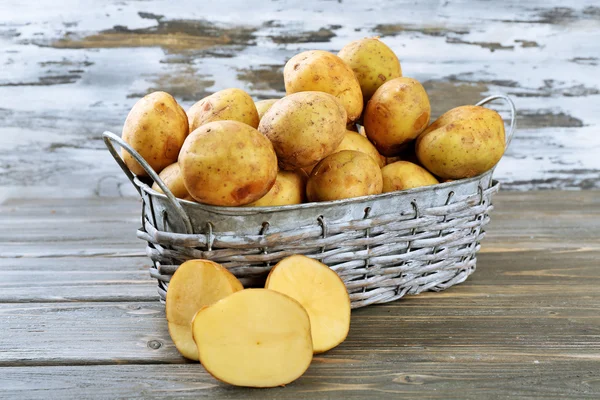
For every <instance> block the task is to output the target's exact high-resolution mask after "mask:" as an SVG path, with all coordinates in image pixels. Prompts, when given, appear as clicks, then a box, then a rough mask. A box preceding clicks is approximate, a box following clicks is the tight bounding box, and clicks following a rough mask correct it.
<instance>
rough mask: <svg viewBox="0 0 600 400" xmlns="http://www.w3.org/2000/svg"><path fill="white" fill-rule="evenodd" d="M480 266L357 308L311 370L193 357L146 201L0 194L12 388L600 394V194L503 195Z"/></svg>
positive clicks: (25, 392) (138, 393) (6, 382)
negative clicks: (236, 382)
mask: <svg viewBox="0 0 600 400" xmlns="http://www.w3.org/2000/svg"><path fill="white" fill-rule="evenodd" d="M495 205H496V209H495V210H494V211H493V214H492V223H491V225H490V226H489V229H488V236H487V237H486V239H485V240H484V242H483V248H482V252H481V253H480V255H479V262H478V269H477V271H476V272H475V274H473V275H472V276H471V277H470V278H469V279H468V280H467V281H466V282H465V283H463V284H461V285H458V286H455V287H453V288H451V289H449V290H447V291H445V292H441V293H425V294H421V295H418V296H413V297H407V298H404V299H401V300H399V301H396V302H393V303H391V304H387V305H381V306H371V307H366V308H362V309H359V310H355V311H354V312H353V313H352V324H351V329H350V334H349V336H348V339H347V340H346V341H345V342H344V343H343V344H341V345H340V346H338V347H337V348H335V349H333V350H331V351H329V352H327V353H326V354H322V355H318V356H316V357H315V359H314V361H313V363H312V365H311V367H310V368H309V370H308V371H307V372H306V374H305V375H304V376H302V377H301V378H300V379H298V380H297V381H296V382H294V383H292V384H290V385H288V386H287V387H285V388H283V387H280V388H274V389H268V390H258V389H243V388H235V387H231V386H228V385H225V384H222V383H219V382H217V381H216V380H214V379H213V378H212V377H210V376H209V375H208V374H207V373H206V372H205V371H204V370H203V368H202V367H201V366H200V365H199V364H196V363H190V362H186V360H185V359H183V358H182V357H181V356H179V354H178V353H177V351H176V350H175V347H174V346H173V344H172V342H171V340H170V338H169V334H168V332H167V324H166V321H165V315H164V307H163V305H162V304H160V303H159V302H158V300H157V293H156V288H155V282H154V281H153V280H152V279H150V277H149V274H148V267H149V260H148V259H147V258H146V256H145V254H144V243H143V242H141V241H139V240H138V239H136V237H135V230H136V229H137V227H138V226H139V220H140V202H139V201H138V200H137V199H135V198H90V199H37V200H23V199H9V200H6V201H4V202H3V204H1V205H0V269H1V271H2V277H3V279H2V280H0V325H1V326H2V329H1V330H0V397H2V398H40V399H47V398H61V399H63V398H77V399H86V398H129V399H131V398H144V399H148V398H184V397H194V398H199V397H210V398H242V397H243V398H256V399H270V398H279V399H282V398H308V399H315V398H345V399H350V398H367V397H376V398H400V397H402V398H410V397H418V398H436V399H450V398H477V399H484V398H503V397H510V396H513V397H515V398H532V397H539V398H545V399H548V398H564V397H570V398H574V399H583V398H595V399H598V398H600V313H599V310H600V262H599V259H600V242H599V240H598V238H599V237H600V192H598V191H584V192H558V191H539V192H528V193H518V192H500V194H499V195H498V196H497V197H496V201H495Z"/></svg>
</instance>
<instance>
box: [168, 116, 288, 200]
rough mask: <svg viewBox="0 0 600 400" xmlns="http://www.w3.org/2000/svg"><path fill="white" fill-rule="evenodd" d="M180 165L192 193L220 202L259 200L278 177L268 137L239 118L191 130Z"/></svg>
mask: <svg viewBox="0 0 600 400" xmlns="http://www.w3.org/2000/svg"><path fill="white" fill-rule="evenodd" d="M179 166H180V167H181V174H182V175H183V182H184V183H185V187H186V188H187V190H188V192H189V193H190V195H191V196H192V197H193V198H194V199H195V200H196V201H198V202H200V203H205V204H212V205H217V206H241V205H244V204H248V203H251V202H253V201H255V200H258V199H260V198H261V197H263V196H264V195H265V194H266V193H267V192H268V191H269V190H270V189H271V187H272V186H273V184H274V183H275V178H276V177H277V156H276V155H275V151H274V150H273V146H272V145H271V142H270V141H269V139H267V138H266V137H265V136H263V135H261V134H260V132H258V131H257V130H256V129H254V128H252V127H251V126H249V125H246V124H244V123H241V122H238V121H215V122H209V123H208V124H205V125H202V126H201V127H200V128H198V129H196V130H195V131H194V132H192V133H191V134H190V135H189V136H188V138H187V139H186V141H185V143H184V144H183V147H182V148H181V153H180V154H179Z"/></svg>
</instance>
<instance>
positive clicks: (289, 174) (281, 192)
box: [247, 170, 308, 207]
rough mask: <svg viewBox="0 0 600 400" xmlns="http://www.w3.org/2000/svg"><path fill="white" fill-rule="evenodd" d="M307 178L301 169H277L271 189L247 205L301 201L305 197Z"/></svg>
mask: <svg viewBox="0 0 600 400" xmlns="http://www.w3.org/2000/svg"><path fill="white" fill-rule="evenodd" d="M307 179H308V176H307V175H306V172H304V171H303V170H296V171H279V172H278V173H277V179H275V184H274V185H273V187H272V188H271V190H269V191H268V192H267V194H265V195H264V196H263V197H261V198H260V199H258V200H256V201H255V202H252V203H250V204H247V206H248V207H269V206H285V205H290V204H300V203H303V202H304V200H305V199H306V181H307Z"/></svg>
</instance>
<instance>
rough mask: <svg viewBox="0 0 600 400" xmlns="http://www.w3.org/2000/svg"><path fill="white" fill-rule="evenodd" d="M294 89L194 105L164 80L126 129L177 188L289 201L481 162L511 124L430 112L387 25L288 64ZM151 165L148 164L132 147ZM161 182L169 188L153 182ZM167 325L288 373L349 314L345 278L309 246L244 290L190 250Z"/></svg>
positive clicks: (483, 167) (334, 338) (257, 366)
mask: <svg viewBox="0 0 600 400" xmlns="http://www.w3.org/2000/svg"><path fill="white" fill-rule="evenodd" d="M283 79H284V81H285V88H286V96H285V97H283V98H281V99H269V100H262V101H258V102H254V101H253V100H252V98H251V97H250V95H248V93H246V92H244V91H243V90H240V89H225V90H221V91H219V92H216V93H214V94H212V95H210V96H208V97H206V98H204V99H202V100H200V101H198V102H197V103H195V104H194V105H193V106H192V107H190V109H189V110H188V111H187V113H186V112H185V111H184V110H183V109H182V108H181V107H180V106H179V104H177V102H176V101H175V99H174V98H173V97H172V96H171V95H169V94H167V93H164V92H155V93H151V94H149V95H147V96H145V97H144V98H143V99H141V100H140V101H138V102H137V103H136V104H135V106H134V107H133V109H132V110H131V112H130V113H129V115H128V117H127V120H126V122H125V126H124V128H123V139H124V140H125V141H126V142H127V143H128V144H129V145H130V146H131V147H133V148H134V149H135V150H136V151H137V152H139V153H140V155H141V156H142V157H143V158H144V159H145V160H146V161H147V162H148V163H149V164H150V166H151V167H152V168H153V169H154V170H155V171H156V172H158V173H159V176H160V178H161V179H162V181H163V182H164V183H165V184H166V186H167V187H168V189H169V190H170V191H171V192H172V193H173V194H174V195H175V196H176V197H178V198H180V199H183V200H190V201H197V202H200V203H204V204H211V205H217V206H254V207H264V206H282V205H290V204H299V203H303V202H306V201H310V202H320V201H331V200H340V199H347V198H352V197H358V196H366V195H375V194H379V193H383V192H392V191H397V190H405V189H411V188H416V187H420V186H427V185H435V184H437V183H439V181H447V180H455V179H462V178H468V177H472V176H476V175H479V174H481V173H483V172H485V171H487V170H489V169H490V168H492V167H493V166H494V165H495V164H496V163H497V162H498V161H499V160H500V158H501V156H502V154H503V152H504V147H505V139H504V123H503V121H502V119H501V118H500V116H499V115H498V113H496V112H495V111H492V110H489V109H486V108H483V107H478V106H461V107H457V108H455V109H452V110H450V111H448V112H446V113H445V114H443V115H442V116H441V117H440V118H438V119H437V120H436V121H435V122H434V123H433V124H431V125H429V119H430V115H431V107H430V104H429V98H428V97H427V93H426V92H425V89H424V88H423V86H422V85H421V84H420V83H419V82H418V81H417V80H415V79H411V78H406V77H402V69H401V67H400V62H399V61H398V58H397V57H396V55H395V54H394V52H393V51H392V50H391V49H390V48H389V47H387V46H386V45H385V44H384V43H383V42H381V41H380V40H379V39H378V38H369V39H362V40H357V41H355V42H352V43H350V44H348V45H347V46H346V47H344V48H343V49H342V50H341V51H340V52H339V53H338V54H337V55H335V54H332V53H329V52H326V51H320V50H315V51H305V52H302V53H300V54H298V55H296V56H294V57H292V58H291V59H290V60H289V61H288V62H287V63H286V65H285V68H284V74H283ZM123 159H124V161H125V163H126V164H127V166H128V167H129V169H130V170H131V171H132V172H133V173H135V174H137V175H140V176H145V175H147V173H146V172H145V171H144V169H143V168H142V167H141V166H140V165H139V164H138V163H137V162H136V161H135V160H134V159H133V158H132V157H131V156H130V155H129V154H128V153H127V152H126V151H123ZM153 188H154V189H155V190H158V191H160V188H159V187H158V186H157V185H156V183H155V184H154V185H153ZM166 314H167V320H168V325H169V333H170V335H171V338H172V339H173V342H174V343H175V345H176V347H177V349H178V350H179V352H180V353H181V354H182V355H183V356H185V357H187V358H190V359H193V360H199V361H200V362H201V363H202V365H203V366H204V367H205V368H206V370H207V371H209V372H210V373H211V374H212V375H214V376H215V377H216V378H217V379H220V380H222V381H224V382H228V383H231V384H234V385H240V386H255V387H270V386H278V385H284V384H287V383H289V382H291V381H293V380H295V379H296V378H298V377H299V376H301V375H302V374H303V373H304V371H305V370H306V369H307V368H308V366H309V364H310V362H311V360H312V355H313V354H314V353H320V352H324V351H327V350H329V349H331V348H333V347H335V346H337V345H338V344H340V343H341V342H342V341H343V340H344V339H345V338H346V335H347V334H348V330H349V327H350V299H349V296H348V292H347V290H346V287H345V286H344V283H343V282H342V281H341V279H340V278H339V277H338V276H337V274H336V273H335V272H334V271H333V270H331V269H329V268H328V267H327V266H326V265H324V264H321V263H320V262H318V261H315V260H312V259H310V258H307V257H305V256H302V255H294V256H291V257H288V258H286V259H284V260H282V261H281V262H280V263H279V264H277V265H276V266H275V267H274V268H273V269H272V270H271V273H270V275H269V277H268V279H267V282H266V286H265V288H264V289H244V288H243V287H242V284H241V283H240V282H239V281H238V280H237V279H236V278H235V277H234V276H233V275H232V274H231V273H230V272H229V271H227V270H226V269H225V268H223V267H222V266H220V265H218V264H216V263H214V262H211V261H208V260H191V261H188V262H186V263H184V264H182V265H181V266H180V267H179V268H178V269H177V271H176V272H175V274H174V275H173V277H172V279H171V281H170V283H169V288H168V291H167V300H166Z"/></svg>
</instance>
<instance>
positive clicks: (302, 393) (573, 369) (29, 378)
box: [0, 357, 600, 400]
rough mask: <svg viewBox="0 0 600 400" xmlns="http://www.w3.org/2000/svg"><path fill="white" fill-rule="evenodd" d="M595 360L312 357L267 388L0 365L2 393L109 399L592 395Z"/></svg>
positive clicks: (165, 369) (599, 380)
mask: <svg viewBox="0 0 600 400" xmlns="http://www.w3.org/2000/svg"><path fill="white" fill-rule="evenodd" d="M597 366H598V364H597V361H581V360H576V361H572V360H556V361H550V362H549V361H538V362H535V361H534V362H515V361H509V362H506V363H487V362H479V361H472V362H461V361H454V362H411V361H405V360H400V361H398V360H385V361H382V362H379V363H377V364H375V363H369V362H354V361H353V360H348V359H325V358H322V357H319V358H317V359H316V360H315V361H313V364H312V365H311V366H310V368H309V369H308V371H307V372H306V374H304V375H303V376H302V377H301V378H300V379H298V380H297V381H296V382H294V383H292V384H290V385H287V386H286V387H279V388H274V389H269V390H264V389H244V388H235V387H231V386H227V385H225V384H223V383H220V382H218V381H217V380H215V379H213V378H212V377H211V376H209V375H208V374H207V373H206V372H205V371H204V369H203V368H202V367H201V366H200V365H198V364H182V365H112V366H68V367H11V368H0V387H2V388H3V394H4V395H5V396H7V397H10V398H23V397H26V398H31V399H46V398H48V397H56V398H77V399H88V398H107V399H108V398H110V399H117V398H119V399H121V398H123V399H124V398H126V399H152V398H161V399H171V398H204V397H206V398H211V399H235V398H245V399H297V398H308V399H335V398H344V399H365V398H377V399H398V398H403V399H407V398H419V399H478V400H479V399H490V398H518V399H531V398H540V399H563V398H576V399H597V398H598V397H599V396H600V373H599V372H598V368H597Z"/></svg>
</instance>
